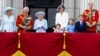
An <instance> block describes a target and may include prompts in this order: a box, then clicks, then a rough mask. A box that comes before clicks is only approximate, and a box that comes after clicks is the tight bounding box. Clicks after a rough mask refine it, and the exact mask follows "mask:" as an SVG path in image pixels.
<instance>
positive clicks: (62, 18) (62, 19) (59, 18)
mask: <svg viewBox="0 0 100 56" xmlns="http://www.w3.org/2000/svg"><path fill="white" fill-rule="evenodd" d="M57 10H58V11H59V12H58V13H56V17H55V25H56V24H60V25H61V28H62V29H65V27H66V26H67V25H68V20H69V18H68V13H67V12H65V7H64V5H60V6H58V8H57Z"/></svg>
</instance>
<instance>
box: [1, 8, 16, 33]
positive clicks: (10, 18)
mask: <svg viewBox="0 0 100 56" xmlns="http://www.w3.org/2000/svg"><path fill="white" fill-rule="evenodd" d="M12 11H13V8H11V7H7V8H6V9H5V14H4V15H3V17H2V22H1V25H0V31H1V32H14V31H15V18H14V15H13V12H12Z"/></svg>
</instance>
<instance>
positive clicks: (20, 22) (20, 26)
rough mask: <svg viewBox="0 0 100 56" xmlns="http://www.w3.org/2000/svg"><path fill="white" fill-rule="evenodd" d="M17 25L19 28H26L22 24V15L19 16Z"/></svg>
mask: <svg viewBox="0 0 100 56" xmlns="http://www.w3.org/2000/svg"><path fill="white" fill-rule="evenodd" d="M16 26H17V27H18V28H25V27H24V26H23V25H22V19H21V18H20V16H17V20H16Z"/></svg>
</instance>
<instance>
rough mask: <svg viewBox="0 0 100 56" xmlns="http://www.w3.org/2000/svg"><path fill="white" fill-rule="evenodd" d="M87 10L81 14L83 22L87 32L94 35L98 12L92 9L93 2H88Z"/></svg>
mask: <svg viewBox="0 0 100 56" xmlns="http://www.w3.org/2000/svg"><path fill="white" fill-rule="evenodd" d="M88 5H89V9H87V10H85V11H84V12H83V17H84V21H85V22H86V25H87V32H89V33H96V30H97V23H98V19H99V12H98V10H96V9H93V2H92V1H90V2H89V4H88Z"/></svg>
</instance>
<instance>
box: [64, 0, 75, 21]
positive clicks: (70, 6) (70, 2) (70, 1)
mask: <svg viewBox="0 0 100 56" xmlns="http://www.w3.org/2000/svg"><path fill="white" fill-rule="evenodd" d="M64 5H65V8H66V9H65V11H66V12H68V15H69V18H73V19H74V0H64Z"/></svg>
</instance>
